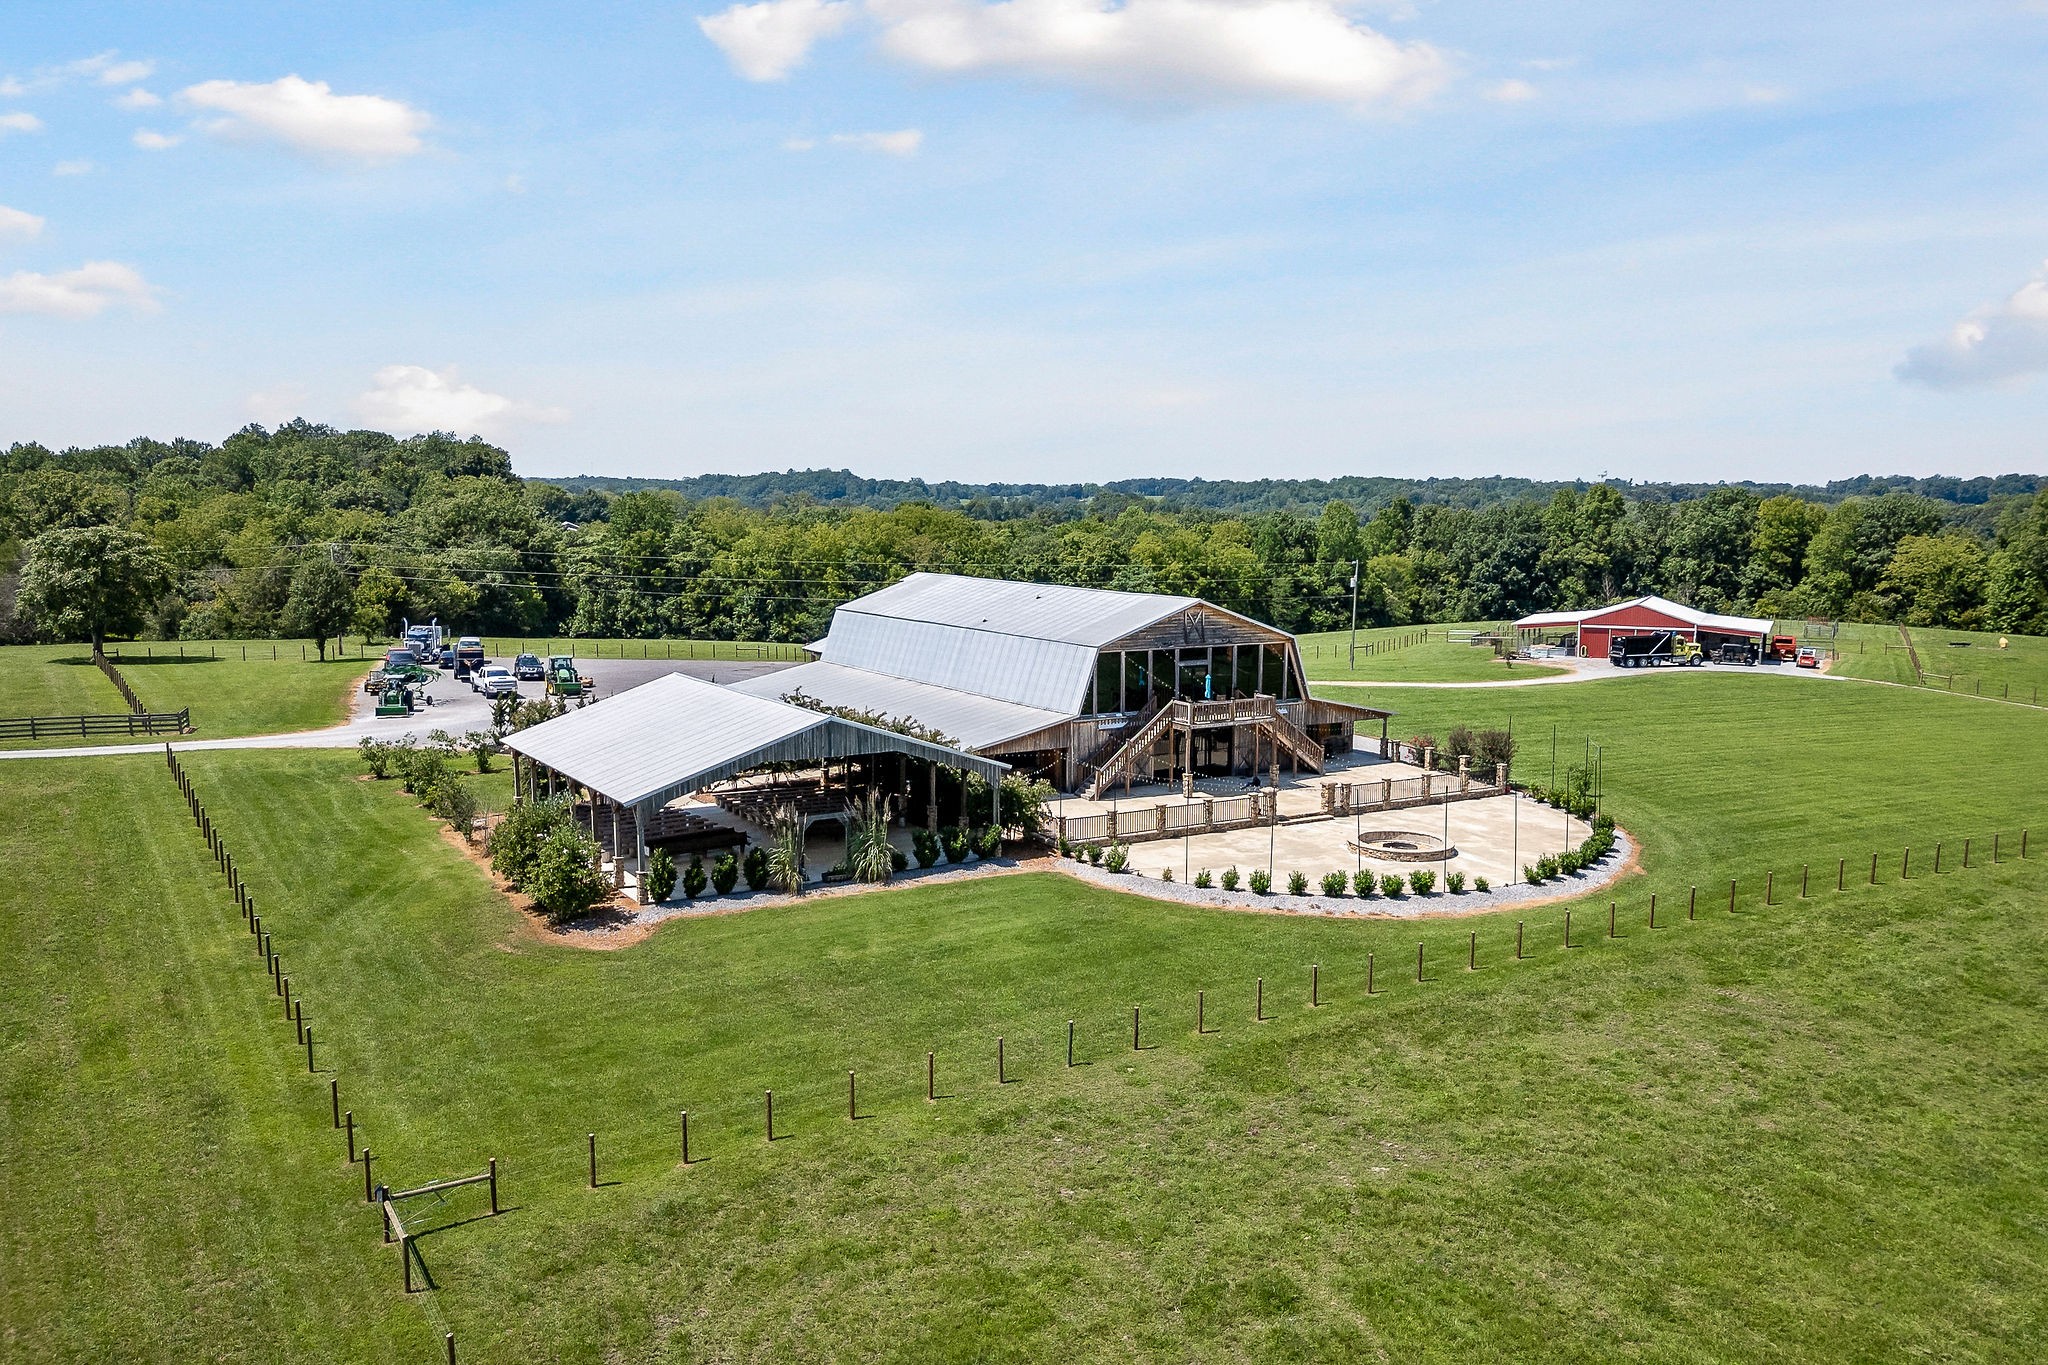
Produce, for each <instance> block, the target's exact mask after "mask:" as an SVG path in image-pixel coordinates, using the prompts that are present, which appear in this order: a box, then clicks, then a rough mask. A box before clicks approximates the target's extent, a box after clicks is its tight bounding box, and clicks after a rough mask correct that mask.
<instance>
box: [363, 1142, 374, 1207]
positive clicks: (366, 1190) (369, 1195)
mask: <svg viewBox="0 0 2048 1365" xmlns="http://www.w3.org/2000/svg"><path fill="white" fill-rule="evenodd" d="M363 1202H364V1203H365V1204H374V1203H376V1202H377V1192H376V1190H375V1189H374V1188H373V1187H372V1186H371V1184H370V1149H369V1148H368V1147H365V1148H363Z"/></svg>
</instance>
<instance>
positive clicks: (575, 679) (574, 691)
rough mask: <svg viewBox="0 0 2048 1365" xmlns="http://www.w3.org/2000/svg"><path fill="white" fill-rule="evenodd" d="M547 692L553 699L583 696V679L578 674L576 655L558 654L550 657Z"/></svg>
mask: <svg viewBox="0 0 2048 1365" xmlns="http://www.w3.org/2000/svg"><path fill="white" fill-rule="evenodd" d="M547 690H548V695H549V696H551V697H580V696H582V695H583V678H582V676H581V675H580V674H578V673H577V672H576V656H575V655H573V654H556V655H552V656H550V657H549V659H548V689H547Z"/></svg>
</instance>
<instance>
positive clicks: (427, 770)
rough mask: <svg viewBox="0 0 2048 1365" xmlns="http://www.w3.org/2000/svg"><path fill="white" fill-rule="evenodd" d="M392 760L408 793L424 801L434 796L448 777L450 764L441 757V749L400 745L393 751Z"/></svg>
mask: <svg viewBox="0 0 2048 1365" xmlns="http://www.w3.org/2000/svg"><path fill="white" fill-rule="evenodd" d="M392 760H393V764H394V766H396V767H397V769H398V779H399V781H400V782H401V783H402V784H404V786H405V789H406V790H407V791H409V792H411V793H412V794H413V795H414V796H417V797H419V798H421V799H422V800H425V799H426V798H428V797H430V796H432V795H433V794H434V788H435V787H437V786H439V785H440V784H441V782H442V781H443V780H444V779H445V778H446V777H447V776H448V763H447V760H445V759H443V758H442V757H441V751H440V750H439V749H415V748H412V747H410V746H407V745H398V746H394V748H393V749H392Z"/></svg>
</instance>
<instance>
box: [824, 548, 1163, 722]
mask: <svg viewBox="0 0 2048 1365" xmlns="http://www.w3.org/2000/svg"><path fill="white" fill-rule="evenodd" d="M1198 605H1201V599H1200V598H1196V597H1169V596H1165V595H1163V594H1160V593H1146V592H1111V591H1108V590H1107V589H1103V588H1068V587H1061V586H1058V585H1055V584H1047V583H1014V582H1010V581H1008V580H1006V579H999V578H967V577H963V576H960V575H957V574H933V573H914V574H912V575H910V576H909V577H908V578H906V579H904V580H903V581H902V582H900V583H897V584H894V585H893V586H891V587H887V588H883V589H882V590H881V591H879V592H872V593H869V594H868V595H867V596H866V597H859V598H855V599H854V600H853V601H851V602H848V603H847V604H846V605H844V606H842V607H840V608H839V609H838V610H837V611H835V612H834V613H833V614H832V630H831V633H830V634H828V635H827V636H826V637H825V638H824V639H823V640H820V641H819V642H818V646H817V647H818V649H819V652H820V653H821V654H822V655H823V657H824V660H825V662H827V663H833V664H843V665H845V666H847V667H849V668H858V669H863V670H865V671H867V672H870V673H886V674H889V675H890V676H892V677H897V678H909V679H912V680H915V681H918V682H924V683H931V684H933V685H935V686H938V687H944V688H951V689H952V690H954V691H958V692H972V693H975V694H976V695H979V696H984V697H994V698H997V699H999V700H1002V701H1008V702H1014V703H1016V704H1017V705H1019V706H1028V707H1035V708H1038V709H1040V710H1047V711H1058V712H1060V713H1061V714H1062V715H1065V716H1072V715H1075V714H1077V713H1079V711H1080V710H1081V704H1082V698H1083V697H1084V696H1085V695H1086V693H1087V690H1088V682H1089V678H1090V677H1091V675H1092V672H1093V670H1094V667H1095V651H1096V650H1097V649H1099V648H1101V647H1102V646H1103V645H1106V644H1108V643H1110V642H1111V641H1113V640H1118V639H1121V638H1122V637H1124V636H1126V635H1129V634H1131V633H1132V632H1133V631H1137V630H1142V629H1144V628H1145V627H1146V626H1149V625H1151V624H1152V623H1153V622H1155V621H1158V620H1161V619H1162V618H1164V617H1167V616H1171V615H1173V614H1174V613H1176V612H1181V611H1186V610H1187V609H1188V608H1190V607H1194V606H1198Z"/></svg>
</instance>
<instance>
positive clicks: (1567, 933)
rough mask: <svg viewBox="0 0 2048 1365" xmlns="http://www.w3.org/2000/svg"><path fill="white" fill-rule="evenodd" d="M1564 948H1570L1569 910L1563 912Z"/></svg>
mask: <svg viewBox="0 0 2048 1365" xmlns="http://www.w3.org/2000/svg"><path fill="white" fill-rule="evenodd" d="M1564 946H1565V947H1567V948H1569V947H1571V946H1572V912H1571V911H1569V910H1567V911H1565V912H1564Z"/></svg>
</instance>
